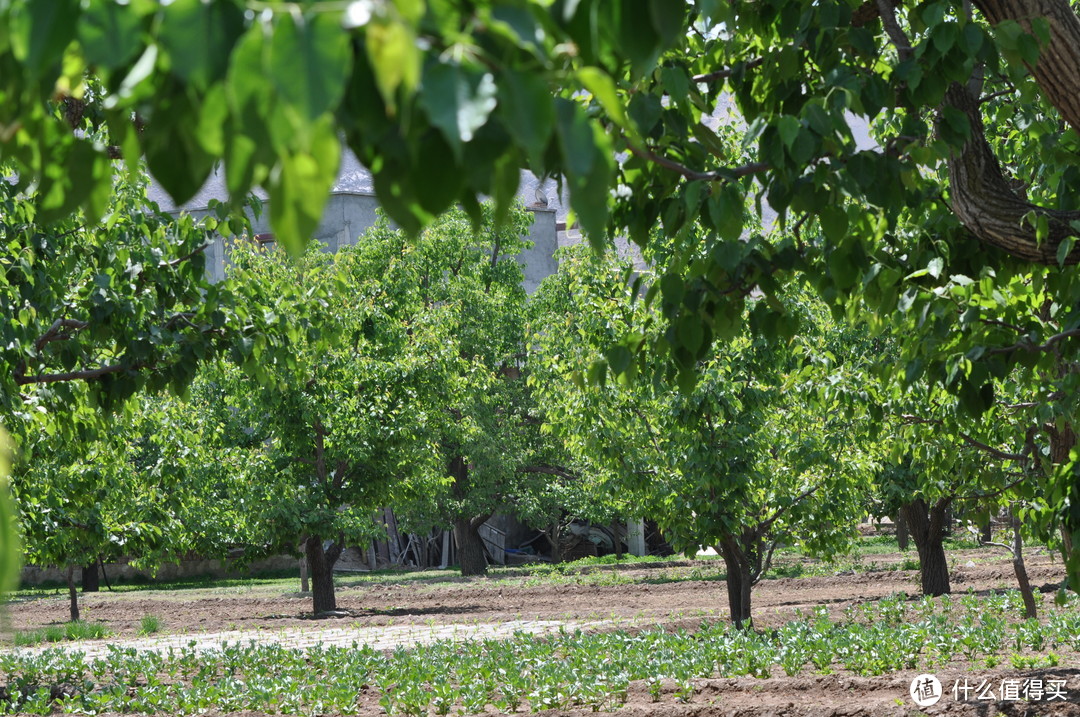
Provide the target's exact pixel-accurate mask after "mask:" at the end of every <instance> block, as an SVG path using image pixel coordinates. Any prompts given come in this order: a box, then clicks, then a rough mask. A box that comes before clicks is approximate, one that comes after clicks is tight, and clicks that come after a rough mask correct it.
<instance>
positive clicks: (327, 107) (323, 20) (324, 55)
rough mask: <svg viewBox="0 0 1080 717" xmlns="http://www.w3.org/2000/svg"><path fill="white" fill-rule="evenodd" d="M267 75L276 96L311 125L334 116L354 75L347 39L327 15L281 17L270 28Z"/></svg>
mask: <svg viewBox="0 0 1080 717" xmlns="http://www.w3.org/2000/svg"><path fill="white" fill-rule="evenodd" d="M268 70H269V73H270V77H271V78H272V79H273V82H274V87H275V88H276V89H277V92H278V96H279V97H280V98H281V100H282V101H283V102H285V103H286V104H287V105H288V106H290V107H291V108H293V109H294V110H296V112H297V113H298V114H299V117H300V119H301V120H302V121H306V122H311V121H314V120H315V119H316V118H318V117H319V116H321V115H323V114H324V113H327V112H333V111H334V110H336V109H337V106H338V105H339V104H340V103H341V98H342V96H343V95H344V94H345V82H346V80H348V77H349V74H350V73H351V72H352V51H351V47H350V46H349V36H348V34H347V33H344V32H342V31H341V26H340V24H339V23H338V22H337V21H336V20H335V18H334V17H333V15H332V14H329V13H314V14H311V15H308V16H304V17H303V18H298V17H294V16H293V15H292V14H291V13H290V14H283V15H282V16H281V19H280V20H279V21H278V22H277V24H276V25H275V26H274V34H273V38H272V39H271V41H270V53H269V64H268Z"/></svg>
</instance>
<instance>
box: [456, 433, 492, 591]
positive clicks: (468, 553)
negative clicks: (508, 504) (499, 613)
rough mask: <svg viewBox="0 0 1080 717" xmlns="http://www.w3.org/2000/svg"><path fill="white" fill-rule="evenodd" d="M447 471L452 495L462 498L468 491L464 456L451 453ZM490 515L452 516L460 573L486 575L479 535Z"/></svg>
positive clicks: (485, 558)
mask: <svg viewBox="0 0 1080 717" xmlns="http://www.w3.org/2000/svg"><path fill="white" fill-rule="evenodd" d="M447 471H448V472H449V473H450V477H451V478H452V479H453V485H452V490H453V493H454V497H456V498H458V499H459V500H464V498H465V497H466V495H467V493H468V482H469V464H468V462H467V461H466V460H465V456H462V455H457V454H455V455H453V457H452V458H451V459H450V461H449V464H448V465H447ZM490 517H491V513H490V512H489V513H484V514H481V515H474V516H467V515H466V516H462V515H458V516H455V517H454V542H455V543H456V545H457V558H458V565H459V566H460V567H461V574H462V575H465V576H469V575H487V556H486V555H485V554H484V540H483V538H481V537H480V532H479V531H480V526H481V525H483V524H484V522H485V521H486V520H487V519H488V518H490Z"/></svg>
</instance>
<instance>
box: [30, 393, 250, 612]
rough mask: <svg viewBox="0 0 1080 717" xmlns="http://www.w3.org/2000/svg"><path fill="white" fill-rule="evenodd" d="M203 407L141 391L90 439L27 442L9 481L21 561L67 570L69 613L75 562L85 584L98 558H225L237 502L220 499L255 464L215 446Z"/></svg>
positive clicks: (139, 563) (74, 602) (237, 529)
mask: <svg viewBox="0 0 1080 717" xmlns="http://www.w3.org/2000/svg"><path fill="white" fill-rule="evenodd" d="M206 409H207V406H205V405H200V403H199V402H197V401H195V400H192V401H180V400H177V399H175V398H162V397H159V398H149V397H143V398H142V400H140V401H135V402H132V403H131V404H129V405H128V406H126V408H125V410H124V411H122V412H119V413H117V414H114V415H113V416H112V417H111V418H110V421H109V424H110V430H109V432H108V433H107V434H102V435H100V436H98V437H96V438H95V439H94V440H89V441H86V442H77V441H72V440H71V439H70V438H69V437H67V436H64V435H62V434H60V433H55V434H53V435H49V434H47V433H45V432H43V433H42V434H41V435H39V436H37V437H36V438H35V439H33V440H30V441H28V442H27V443H26V444H25V445H24V447H23V450H22V451H21V453H20V456H19V458H18V460H17V461H16V465H15V470H14V478H13V486H14V494H15V499H16V503H17V506H18V510H19V526H20V529H21V533H22V537H23V543H24V546H25V556H26V560H27V562H28V563H31V564H35V565H41V566H48V565H55V566H58V567H60V568H62V569H66V570H67V579H68V590H69V595H70V613H71V619H72V620H78V619H79V604H78V596H77V593H76V589H75V579H74V575H75V570H76V568H77V567H78V566H82V567H83V570H84V575H83V582H84V585H85V582H86V576H85V571H86V570H88V569H93V570H95V571H96V570H97V569H98V563H99V562H101V563H104V562H108V561H115V560H118V559H121V558H126V559H128V560H129V562H130V563H131V564H132V565H133V566H135V567H136V568H140V569H143V570H148V571H150V572H154V571H156V570H157V568H158V567H160V566H161V565H162V564H163V563H166V562H172V561H176V560H180V559H181V558H182V557H183V556H184V555H186V554H189V553H196V554H199V555H203V556H208V557H221V558H224V557H225V555H226V554H227V552H228V550H229V549H230V548H232V547H234V546H236V545H237V544H239V543H240V542H241V538H240V536H241V535H242V530H241V526H243V525H244V524H245V516H244V512H243V509H242V508H243V506H242V504H241V505H240V506H236V505H235V504H234V503H232V502H229V501H228V500H222V498H224V497H226V496H227V495H229V494H231V493H235V490H236V487H237V486H242V485H245V484H246V483H247V481H249V480H250V478H251V476H252V475H254V474H255V473H257V472H258V470H259V468H260V466H259V464H258V462H257V461H253V460H252V456H250V455H248V454H246V453H242V452H238V451H235V450H222V449H221V447H220V446H219V445H218V441H217V440H216V437H215V435H214V434H215V433H216V431H217V427H216V426H215V425H214V424H213V423H212V422H211V421H208V420H207V417H208V416H209V412H208V411H207V410H206Z"/></svg>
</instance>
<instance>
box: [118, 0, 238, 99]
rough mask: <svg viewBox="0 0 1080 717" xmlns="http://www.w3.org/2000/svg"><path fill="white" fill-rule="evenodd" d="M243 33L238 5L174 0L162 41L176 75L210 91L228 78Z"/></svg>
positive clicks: (164, 22)
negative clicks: (228, 70) (217, 82)
mask: <svg viewBox="0 0 1080 717" xmlns="http://www.w3.org/2000/svg"><path fill="white" fill-rule="evenodd" d="M128 14H131V13H130V12H129V13H128ZM243 32H244V15H243V11H242V10H241V9H240V8H239V7H238V6H237V5H235V4H234V3H229V2H205V1H204V0H174V1H173V2H171V3H169V4H168V5H166V6H165V7H164V8H163V10H162V17H161V24H160V26H159V30H158V41H159V42H160V44H161V46H162V48H163V49H164V50H165V52H166V54H168V56H169V60H170V63H169V64H170V68H169V69H170V71H171V72H172V74H174V75H176V76H177V77H179V78H180V79H182V80H185V81H187V82H190V83H191V84H192V85H194V86H195V87H199V88H206V87H209V86H210V85H211V84H212V83H214V82H216V81H217V80H219V79H221V78H222V77H224V76H225V72H226V70H227V69H228V66H229V53H230V52H231V51H232V49H233V46H234V45H235V44H236V42H237V39H238V38H239V37H240V36H241V34H242V33H243Z"/></svg>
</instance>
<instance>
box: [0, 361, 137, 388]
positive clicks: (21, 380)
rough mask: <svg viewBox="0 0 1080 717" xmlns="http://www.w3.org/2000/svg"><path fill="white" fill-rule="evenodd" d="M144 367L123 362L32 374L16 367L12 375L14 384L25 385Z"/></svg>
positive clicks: (84, 377) (88, 379) (90, 378)
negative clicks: (77, 369) (24, 373)
mask: <svg viewBox="0 0 1080 717" xmlns="http://www.w3.org/2000/svg"><path fill="white" fill-rule="evenodd" d="M142 368H145V364H141V363H134V364H131V365H130V366H125V365H124V364H111V365H109V366H99V367H98V368H91V369H84V370H82V371H67V372H65V373H44V374H36V375H34V376H25V375H23V373H22V371H20V370H19V369H16V370H15V372H14V374H13V377H14V379H15V385H17V386H26V385H28V384H32V383H60V382H62V381H92V380H94V379H96V378H101V377H102V376H107V375H109V374H111V373H120V372H121V371H138V370H139V369H142Z"/></svg>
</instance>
